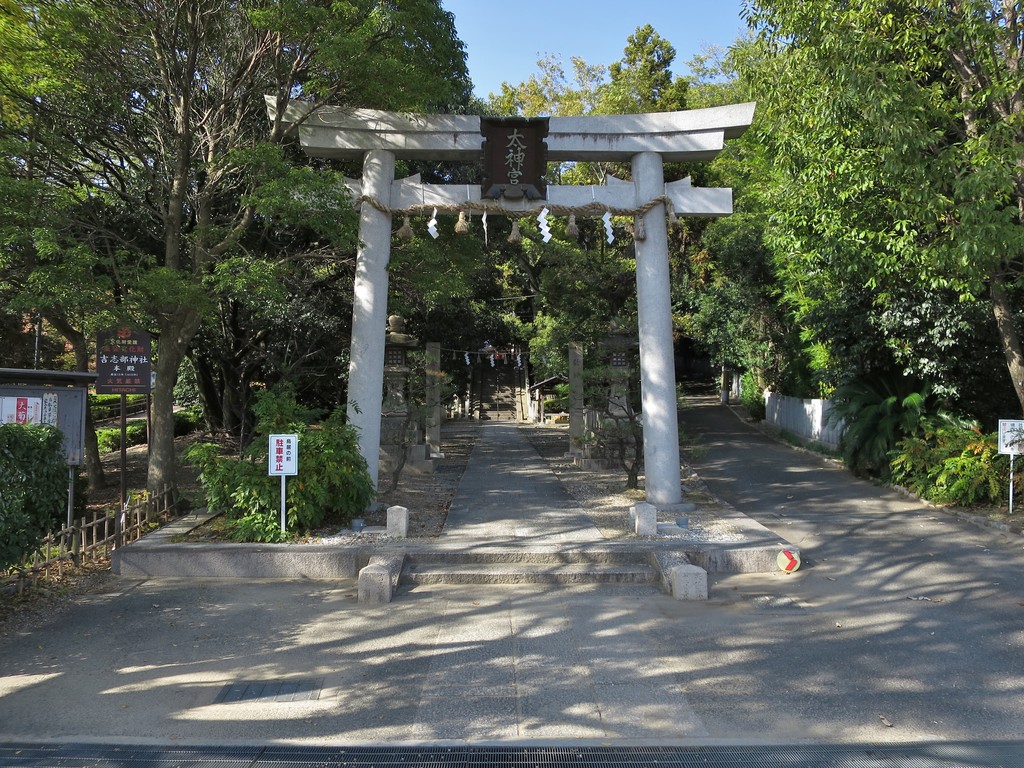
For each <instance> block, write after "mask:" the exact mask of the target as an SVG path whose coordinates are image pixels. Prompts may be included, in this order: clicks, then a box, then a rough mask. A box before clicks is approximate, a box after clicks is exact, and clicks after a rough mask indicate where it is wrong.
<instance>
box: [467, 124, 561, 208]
mask: <svg viewBox="0 0 1024 768" xmlns="http://www.w3.org/2000/svg"><path fill="white" fill-rule="evenodd" d="M480 133H481V134H482V135H483V136H484V142H483V152H484V183H483V187H482V190H481V193H482V195H483V196H484V197H490V198H498V197H502V196H504V197H507V198H510V199H519V198H522V197H526V198H527V199H529V200H538V199H544V198H545V197H546V196H547V182H546V181H545V179H544V173H545V171H546V170H547V144H546V142H545V141H544V139H545V137H547V135H548V119H547V118H530V119H527V118H521V117H516V118H489V117H482V118H480Z"/></svg>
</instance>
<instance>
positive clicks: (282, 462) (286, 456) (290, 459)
mask: <svg viewBox="0 0 1024 768" xmlns="http://www.w3.org/2000/svg"><path fill="white" fill-rule="evenodd" d="M267 473H268V474H269V475H271V476H274V475H281V476H282V477H283V476H285V475H288V476H291V475H297V474H299V436H298V435H271V436H270V455H269V459H268V467H267Z"/></svg>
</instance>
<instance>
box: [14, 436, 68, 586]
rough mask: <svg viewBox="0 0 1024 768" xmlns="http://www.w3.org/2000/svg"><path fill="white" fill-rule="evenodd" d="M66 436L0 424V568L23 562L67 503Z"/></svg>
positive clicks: (59, 521)
mask: <svg viewBox="0 0 1024 768" xmlns="http://www.w3.org/2000/svg"><path fill="white" fill-rule="evenodd" d="M64 458H65V457H64V449H63V438H62V436H61V433H60V431H59V430H57V429H55V428H54V427H48V426H26V425H21V424H0V570H7V569H10V568H13V567H16V566H18V565H20V564H21V563H22V561H23V560H24V558H25V557H26V556H27V555H29V554H31V553H32V552H33V551H34V550H35V549H36V548H37V547H38V546H39V544H40V543H41V542H42V540H43V538H44V537H45V536H46V534H47V533H49V532H50V531H52V530H54V529H55V528H57V527H59V526H60V523H61V521H62V519H63V513H64V512H65V510H66V505H67V493H68V468H67V464H66V463H65V461H64Z"/></svg>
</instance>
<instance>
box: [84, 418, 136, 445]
mask: <svg viewBox="0 0 1024 768" xmlns="http://www.w3.org/2000/svg"><path fill="white" fill-rule="evenodd" d="M96 442H97V444H98V445H99V449H100V453H112V452H113V451H119V450H121V427H120V425H118V426H116V427H105V428H104V429H97V430H96ZM145 442H146V422H145V421H140V420H138V419H134V420H132V421H129V422H128V423H127V424H126V425H125V447H130V446H133V445H143V444H144V443H145Z"/></svg>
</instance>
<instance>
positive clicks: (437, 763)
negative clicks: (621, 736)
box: [0, 741, 1024, 768]
mask: <svg viewBox="0 0 1024 768" xmlns="http://www.w3.org/2000/svg"><path fill="white" fill-rule="evenodd" d="M1022 765H1024V741H1017V742H984V743H977V744H971V743H937V744H911V745H905V746H901V745H895V746H894V745H885V746H874V745H799V746H742V747H741V746H717V747H716V746H707V747H701V746H694V747H644V746H623V747H615V746H608V747H583V746H580V747H572V746H566V747H516V746H508V747H503V746H494V747H485V746H479V747H477V746H461V747H460V746H452V747H302V746H269V747H259V746H253V747H244V746H243V747H237V746H220V747H179V746H173V747H157V746H135V745H120V746H113V745H95V744H66V745H56V744H31V743H22V744H13V743H12V744H0V766H2V767H3V768H58V766H59V768H86V767H87V766H88V767H89V768H300V766H301V768H309V767H310V766H318V768H484V766H499V767H501V766H506V767H507V768H617V767H618V766H623V767H626V766H628V767H631V768H632V767H635V768H655V767H656V768H997V767H998V768H1015V767H1018V766H1022Z"/></svg>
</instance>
